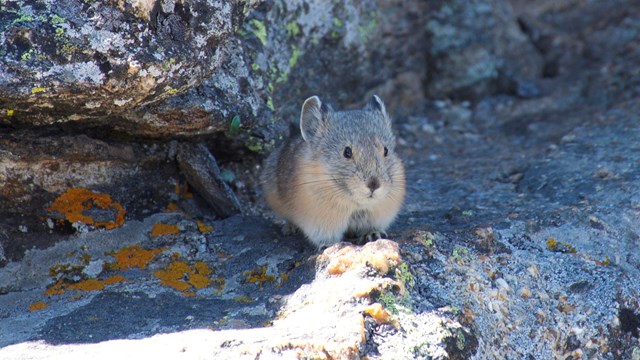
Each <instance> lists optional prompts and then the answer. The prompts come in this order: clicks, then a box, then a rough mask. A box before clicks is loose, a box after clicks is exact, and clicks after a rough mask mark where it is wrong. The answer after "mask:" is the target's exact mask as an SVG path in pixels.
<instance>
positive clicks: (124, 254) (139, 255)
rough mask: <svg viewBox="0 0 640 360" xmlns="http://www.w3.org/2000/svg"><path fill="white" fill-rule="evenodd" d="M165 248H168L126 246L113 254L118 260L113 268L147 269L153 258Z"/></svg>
mask: <svg viewBox="0 0 640 360" xmlns="http://www.w3.org/2000/svg"><path fill="white" fill-rule="evenodd" d="M165 249H166V248H161V249H149V250H147V249H143V248H141V247H140V246H138V245H132V246H127V247H124V248H122V249H120V250H118V252H116V253H115V254H113V257H114V258H115V259H116V262H115V263H114V264H113V265H112V266H111V268H112V270H128V269H133V268H138V269H145V268H146V267H147V265H148V264H149V263H150V262H151V261H152V260H153V258H155V257H156V256H158V255H159V254H160V253H161V252H162V251H164V250H165Z"/></svg>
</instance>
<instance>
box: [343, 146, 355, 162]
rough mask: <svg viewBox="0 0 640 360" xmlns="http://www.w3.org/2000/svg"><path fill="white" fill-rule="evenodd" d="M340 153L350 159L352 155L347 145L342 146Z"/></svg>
mask: <svg viewBox="0 0 640 360" xmlns="http://www.w3.org/2000/svg"><path fill="white" fill-rule="evenodd" d="M342 155H344V157H345V158H347V159H351V157H352V156H353V152H352V151H351V147H349V146H347V147H346V148H344V152H343V153H342Z"/></svg>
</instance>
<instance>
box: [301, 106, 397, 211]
mask: <svg viewBox="0 0 640 360" xmlns="http://www.w3.org/2000/svg"><path fill="white" fill-rule="evenodd" d="M300 131H301V135H302V138H303V140H304V141H305V142H306V146H305V149H306V150H307V151H306V152H305V155H304V156H305V158H306V160H307V161H314V162H316V163H319V164H321V168H322V169H323V171H321V173H318V174H315V176H316V177H317V180H315V181H314V182H315V183H318V184H320V183H321V184H322V187H321V189H320V190H321V191H323V194H322V195H323V196H333V197H340V198H341V199H349V200H351V202H352V203H354V204H356V205H357V206H359V207H365V208H366V207H369V206H375V205H376V204H378V203H379V202H381V201H383V200H389V199H390V198H391V199H393V198H394V197H397V198H398V201H400V200H401V198H402V196H403V193H404V170H403V167H402V162H401V161H400V159H399V158H398V157H397V155H396V153H395V137H394V136H393V132H392V131H391V120H390V119H389V116H388V115H387V111H386V109H385V106H384V103H383V102H382V100H380V98H379V97H377V96H375V95H374V96H373V97H372V98H371V101H369V103H368V104H367V105H366V106H365V107H364V108H363V109H362V110H350V111H333V110H332V109H331V108H330V107H328V106H326V105H325V104H323V103H322V102H321V101H320V99H319V98H318V97H317V96H313V97H310V98H309V99H307V100H306V101H305V103H304V104H303V106H302V111H301V116H300Z"/></svg>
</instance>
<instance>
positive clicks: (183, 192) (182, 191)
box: [175, 183, 193, 199]
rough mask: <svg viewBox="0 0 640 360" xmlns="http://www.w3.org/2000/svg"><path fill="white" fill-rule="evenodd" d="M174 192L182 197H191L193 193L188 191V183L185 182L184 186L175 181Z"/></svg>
mask: <svg viewBox="0 0 640 360" xmlns="http://www.w3.org/2000/svg"><path fill="white" fill-rule="evenodd" d="M175 192H176V194H178V195H180V196H181V197H182V198H183V199H191V198H193V194H192V193H191V192H190V191H189V184H187V183H185V184H184V186H180V183H176V189H175Z"/></svg>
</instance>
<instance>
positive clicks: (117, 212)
mask: <svg viewBox="0 0 640 360" xmlns="http://www.w3.org/2000/svg"><path fill="white" fill-rule="evenodd" d="M93 207H97V208H100V209H104V210H111V211H113V213H114V219H113V221H96V220H94V219H93V218H92V217H91V216H89V215H85V212H86V211H89V210H91V209H92V208H93ZM48 210H49V211H54V212H58V213H60V214H62V215H63V216H64V218H65V219H66V220H67V221H69V222H71V223H74V222H76V221H80V222H83V223H85V224H87V225H93V226H95V227H99V228H104V229H107V230H110V229H115V228H117V227H120V226H122V224H124V215H125V210H124V208H123V207H122V205H120V204H119V203H117V202H114V201H113V200H112V199H111V196H109V195H107V194H100V193H95V192H93V191H91V190H88V189H83V188H72V189H69V190H67V191H66V192H65V193H63V194H62V195H60V196H59V197H58V198H57V199H56V200H55V201H54V202H53V204H51V207H49V208H48Z"/></svg>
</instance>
